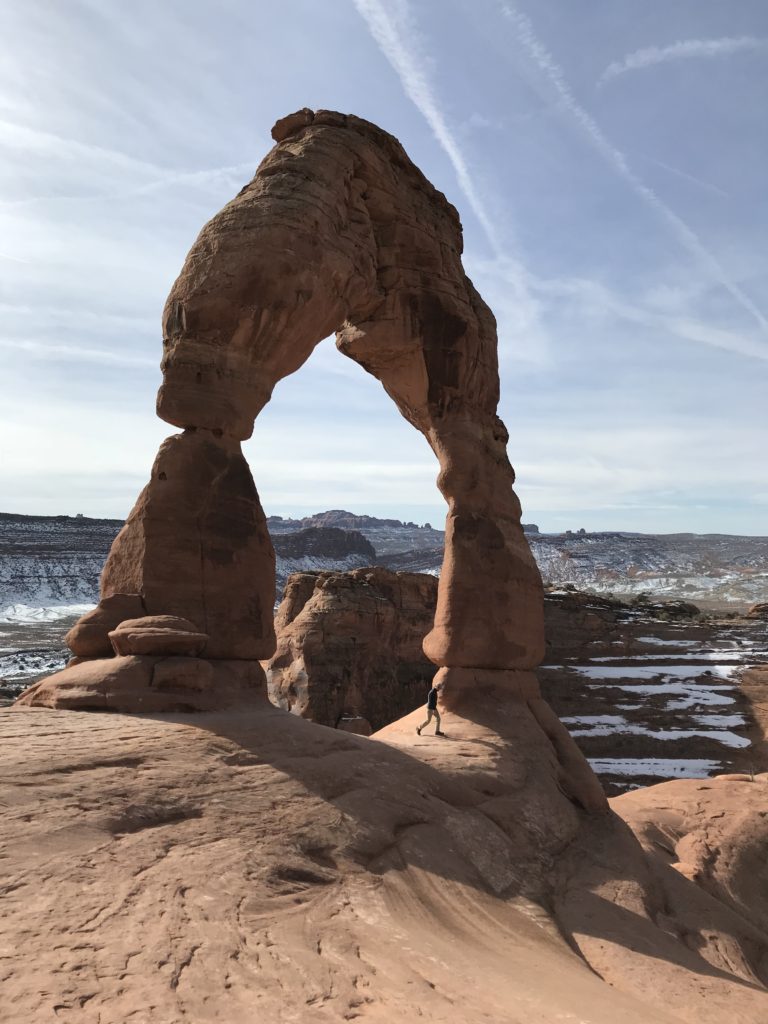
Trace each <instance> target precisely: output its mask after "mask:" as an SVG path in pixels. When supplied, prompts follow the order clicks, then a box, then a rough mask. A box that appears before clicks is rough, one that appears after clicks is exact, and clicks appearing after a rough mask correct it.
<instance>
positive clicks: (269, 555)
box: [69, 110, 543, 685]
mask: <svg viewBox="0 0 768 1024" xmlns="http://www.w3.org/2000/svg"><path fill="white" fill-rule="evenodd" d="M273 137H274V138H275V140H276V143H277V145H276V146H275V147H274V148H273V149H272V151H271V152H270V153H269V154H268V155H267V156H266V158H265V159H264V160H263V161H262V163H261V165H260V166H259V168H258V170H257V172H256V174H255V176H254V178H253V180H252V181H251V182H250V183H249V184H247V185H246V186H245V187H244V188H243V189H242V190H241V192H240V193H239V194H238V195H237V196H236V197H235V199H233V200H232V201H231V202H230V203H229V204H227V206H225V207H224V209H223V210H222V211H221V212H220V213H219V214H217V215H216V216H215V217H214V218H213V219H212V220H211V221H210V222H209V223H208V224H207V225H206V226H205V227H204V228H203V230H202V231H201V233H200V235H199V237H198V239H197V241H196V242H195V244H194V246H193V247H192V250H191V251H190V253H189V255H188V257H187V260H186V262H185V264H184V267H183V269H182V272H181V274H180V276H179V278H178V280H177V281H176V283H175V284H174V286H173V288H172V290H171V294H170V296H169V298H168V301H167V303H166V307H165V311H164V317H163V334H164V340H163V362H162V369H163V383H162V386H161V388H160V392H159V395H158V402H157V411H158V415H159V416H160V417H161V418H162V419H164V420H166V421H167V422H169V423H172V424H173V425H175V426H177V427H180V428H182V431H183V432H182V433H181V434H177V435H174V436H172V437H169V438H168V439H167V440H166V441H165V442H164V443H163V445H162V446H161V448H160V452H159V454H158V456H157V459H156V462H155V465H154V467H153V470H152V478H151V480H150V483H149V484H148V485H147V487H146V488H145V489H144V491H143V492H142V494H141V496H140V497H139V499H138V501H137V504H136V506H135V508H134V510H133V511H132V513H131V515H130V517H129V519H128V521H127V523H126V526H125V527H124V529H123V531H122V532H121V533H120V535H119V536H118V538H117V539H116V541H115V543H114V545H113V548H112V551H111V553H110V555H109V558H108V560H107V564H106V566H105V569H104V572H103V575H102V581H101V596H102V605H101V606H100V608H99V609H98V610H97V612H96V613H95V614H94V613H92V614H91V616H89V617H86V619H85V620H84V621H83V622H81V624H79V625H78V626H77V627H75V629H74V630H73V631H72V633H71V634H70V637H69V642H70V645H71V647H72V649H73V652H74V653H75V654H76V655H78V656H81V657H82V656H85V657H93V656H94V655H96V656H98V655H106V654H110V653H111V650H110V648H109V644H108V639H107V632H108V628H109V627H111V628H114V626H116V625H117V623H118V622H119V621H120V617H121V616H122V617H123V618H125V617H126V616H125V612H124V609H123V607H122V605H121V604H120V602H121V601H122V602H124V600H125V598H123V597H121V596H120V595H139V598H140V607H139V608H138V612H139V617H141V613H142V612H143V614H144V615H145V616H146V615H149V616H157V615H174V616H179V617H182V618H184V619H186V620H189V621H190V622H191V623H192V624H193V625H194V626H195V627H196V628H197V629H198V630H200V631H201V632H203V633H204V634H206V635H207V637H208V640H207V644H206V646H205V648H204V650H203V657H205V658H207V659H214V660H222V661H226V660H238V661H248V660H251V661H255V660H256V659H263V658H267V657H269V656H270V655H271V654H272V653H273V650H274V631H273V623H272V611H273V604H274V564H273V561H274V555H273V552H272V547H271V543H270V540H269V536H268V533H267V530H266V525H265V520H264V515H263V513H262V510H261V506H260V504H259V500H258V495H257V493H256V489H255V486H254V484H253V480H252V478H251V475H250V471H249V469H248V466H247V464H246V462H245V460H244V458H243V456H242V453H241V450H240V442H241V441H242V440H244V439H246V438H248V437H250V436H251V433H252V430H253V424H254V420H255V418H256V416H257V415H258V413H259V412H260V410H261V409H262V408H263V406H264V405H265V404H266V402H267V401H269V399H270V397H271V395H272V391H273V388H274V386H275V384H276V383H277V382H278V381H279V380H280V379H281V378H283V377H285V376H287V375H288V374H290V373H293V372H294V371H296V370H297V369H298V368H299V367H300V366H301V365H302V363H303V362H304V361H305V360H306V359H307V358H308V356H309V355H310V353H311V351H312V349H313V348H314V346H315V345H316V344H317V343H318V342H319V341H320V340H321V339H322V338H324V337H326V336H327V335H328V334H329V333H332V332H336V338H337V346H338V348H339V349H340V350H341V351H342V352H343V353H344V354H345V355H347V356H349V357H350V358H352V359H354V360H355V361H356V362H358V363H359V364H360V365H361V366H362V367H363V368H364V369H365V370H367V371H368V372H369V373H372V374H373V375H374V376H376V377H377V378H378V379H379V380H380V381H381V383H382V385H383V386H384V388H385V390H386V391H387V393H388V394H389V395H390V397H391V398H392V399H393V401H394V402H395V404H396V405H397V407H398V409H399V410H400V412H401V413H402V414H403V416H405V418H406V419H407V420H408V421H409V422H410V423H412V424H413V425H414V426H415V427H416V428H417V430H419V431H420V432H421V433H422V434H423V435H424V436H425V437H426V439H427V441H428V443H429V444H430V446H431V447H432V449H433V451H434V452H435V454H436V456H437V458H438V460H439V464H440V475H439V478H438V486H439V488H440V490H441V491H442V493H443V495H444V497H445V499H446V501H447V503H448V514H447V521H446V553H445V561H444V566H443V572H442V576H441V580H440V588H439V597H438V607H437V613H436V617H435V625H434V628H433V629H432V631H431V632H430V634H429V635H428V636H427V638H426V640H425V645H424V646H425V652H426V653H427V655H428V657H429V658H430V659H431V660H432V661H433V662H434V663H435V664H436V665H437V666H439V667H440V668H443V669H450V670H454V672H453V677H452V678H453V682H454V683H455V684H456V685H458V683H459V682H460V681H461V680H462V679H464V678H465V676H466V670H469V671H470V674H472V673H474V676H472V678H473V679H476V677H477V670H483V671H487V670H491V671H499V670H501V671H510V670H516V671H519V670H526V669H531V668H533V667H535V666H536V665H537V664H538V662H539V661H540V658H541V654H542V651H543V625H542V593H541V581H540V577H539V573H538V570H537V568H536V564H535V562H534V560H533V557H532V555H531V553H530V550H529V548H528V544H527V542H526V540H525V538H524V536H523V532H522V528H521V526H520V505H519V502H518V500H517V497H516V495H515V493H514V490H513V486H512V485H513V482H514V473H513V470H512V467H511V466H510V463H509V460H508V458H507V454H506V443H507V439H508V437H507V432H506V430H505V428H504V425H503V423H502V422H501V420H500V419H499V418H498V417H497V415H496V408H497V403H498V399H499V377H498V364H497V338H496V326H495V321H494V318H493V315H492V313H491V311H490V310H489V308H488V307H487V306H486V304H485V303H484V302H483V300H482V298H481V297H480V295H479V294H478V293H477V291H476V290H475V288H474V286H473V285H472V282H471V281H470V280H469V278H468V277H467V276H466V274H465V273H464V270H463V268H462V265H461V251H462V231H461V224H460V221H459V217H458V214H457V212H456V210H455V209H454V207H453V206H452V205H451V204H450V203H449V202H448V201H447V200H446V198H445V197H444V196H443V195H442V193H440V192H438V191H437V190H436V189H435V188H434V187H433V186H432V185H431V184H430V182H429V181H428V180H427V179H426V178H425V177H424V175H423V174H422V173H421V172H420V171H419V170H418V168H416V167H415V166H414V164H413V163H411V161H410V160H409V158H408V156H407V155H406V153H405V151H404V150H403V148H402V146H401V145H400V143H399V142H398V141H397V140H396V139H395V138H393V137H392V136H391V135H388V134H387V133H385V132H383V131H382V130H381V129H379V128H377V127H376V126H375V125H372V124H370V123H369V122H366V121H363V120H361V119H360V118H357V117H353V116H346V115H343V114H338V113H335V112H331V111H318V112H316V113H313V112H312V111H310V110H302V111H299V112H298V113H296V114H292V115H290V116H289V117H286V118H284V119H283V120H281V121H279V122H278V123H277V124H276V125H275V127H274V129H273ZM112 606H114V607H113V610H112V611H110V607H112ZM118 606H119V607H118ZM121 609H122V610H121ZM168 628H170V627H168ZM148 650H149V653H153V652H152V651H151V643H150V644H149V648H147V646H146V645H145V647H144V649H142V651H141V653H143V654H146V653H147V652H148ZM154 653H157V654H158V655H160V654H163V653H165V648H164V647H163V644H162V643H160V645H159V646H158V648H157V651H156V652H154ZM462 672H463V674H462Z"/></svg>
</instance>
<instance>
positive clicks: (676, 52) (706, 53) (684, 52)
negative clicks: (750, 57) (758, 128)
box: [598, 36, 768, 83]
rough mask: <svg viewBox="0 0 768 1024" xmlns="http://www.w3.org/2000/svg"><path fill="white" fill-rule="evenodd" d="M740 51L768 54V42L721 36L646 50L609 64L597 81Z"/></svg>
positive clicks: (755, 38) (753, 37) (601, 81)
mask: <svg viewBox="0 0 768 1024" xmlns="http://www.w3.org/2000/svg"><path fill="white" fill-rule="evenodd" d="M744 50H768V39H760V38H758V37H756V36H735V37H734V36H725V37H723V38H722V39H685V40H683V41H681V42H678V43H672V45H671V46H648V47H646V48H645V49H642V50H635V51H634V53H629V54H627V56H626V57H622V59H621V60H616V61H613V63H612V64H609V65H608V67H607V68H606V69H605V71H604V72H603V73H602V75H601V76H600V78H599V80H598V81H599V82H600V83H603V82H608V81H610V80H611V79H612V78H618V77H619V75H625V74H627V72H628V71H641V70H643V69H644V68H650V67H653V66H654V65H656V64H667V63H669V62H670V61H677V60H690V59H691V58H708V57H729V56H730V55H731V54H732V53H739V52H740V51H744Z"/></svg>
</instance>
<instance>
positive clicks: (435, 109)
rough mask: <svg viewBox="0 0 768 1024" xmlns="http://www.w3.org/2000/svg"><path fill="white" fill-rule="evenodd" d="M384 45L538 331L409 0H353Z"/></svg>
mask: <svg viewBox="0 0 768 1024" xmlns="http://www.w3.org/2000/svg"><path fill="white" fill-rule="evenodd" d="M354 4H355V7H356V8H357V10H358V12H359V13H360V15H361V16H362V18H363V20H364V21H365V23H366V25H367V26H368V30H369V32H370V33H371V35H372V36H373V39H374V40H375V42H376V43H377V45H378V47H379V49H380V50H381V52H382V53H383V55H384V56H385V57H386V59H387V60H388V61H389V63H390V64H391V65H392V68H393V69H394V71H395V73H396V74H397V76H398V78H399V79H400V84H401V86H402V88H403V91H404V92H405V94H406V96H407V97H408V98H409V99H410V100H411V102H412V103H413V104H414V106H415V107H416V109H417V110H418V111H419V113H420V114H421V115H422V117H423V118H424V120H425V121H426V122H427V124H428V125H429V127H430V128H431V129H432V133H433V135H434V136H435V139H436V140H437V142H438V144H439V145H440V147H441V148H442V150H443V152H444V153H445V154H446V156H447V157H448V159H449V160H450V162H451V165H452V167H453V169H454V172H455V174H456V178H457V180H458V183H459V188H460V189H461V191H462V192H463V193H464V196H465V198H466V200H467V202H468V204H469V206H470V208H471V210H472V212H473V213H474V215H475V217H476V218H477V220H478V223H479V224H480V226H481V227H482V229H483V232H484V234H485V236H486V238H487V239H488V242H489V244H490V247H491V249H492V251H493V253H494V255H495V257H496V259H497V261H498V263H499V264H500V266H502V267H503V270H504V277H505V280H506V282H507V284H508V286H509V287H510V289H511V290H512V293H513V296H514V301H515V304H516V306H517V309H518V312H519V313H520V317H521V321H522V322H523V323H524V324H525V330H526V332H529V334H530V333H532V332H533V331H534V329H535V330H536V331H538V329H539V324H538V308H539V307H538V303H537V301H536V299H535V298H534V297H533V295H532V294H531V291H530V289H529V280H530V277H529V274H528V271H527V269H526V268H525V266H524V265H523V264H522V263H521V262H520V260H518V259H517V258H516V257H514V256H510V254H509V253H508V252H506V251H505V249H504V247H503V245H502V243H501V241H500V240H499V238H498V235H497V232H496V226H495V224H494V221H493V218H492V217H491V216H490V215H489V213H488V211H487V210H486V208H485V206H484V205H483V203H482V201H481V199H480V196H479V194H478V191H477V188H476V187H475V184H474V182H473V180H472V175H471V173H470V170H469V165H468V164H467V161H466V158H465V157H464V154H463V153H462V151H461V147H460V146H459V143H458V142H457V140H456V137H455V135H454V133H453V132H452V131H451V128H450V126H449V124H448V122H447V121H446V118H445V116H444V114H443V112H442V110H441V109H440V106H439V103H438V101H437V98H436V96H435V91H434V89H433V87H432V84H431V82H430V81H429V77H428V75H427V72H426V70H425V68H427V67H429V65H430V63H431V61H430V59H429V57H428V56H427V55H426V54H424V53H423V52H422V50H421V48H420V43H419V32H418V29H417V27H416V25H415V23H414V20H413V17H412V15H411V11H410V8H409V6H408V2H407V0H387V2H386V4H385V3H384V2H383V0H354Z"/></svg>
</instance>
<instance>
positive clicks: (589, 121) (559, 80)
mask: <svg viewBox="0 0 768 1024" xmlns="http://www.w3.org/2000/svg"><path fill="white" fill-rule="evenodd" d="M501 11H502V14H503V15H504V16H505V17H506V18H507V19H508V20H509V21H510V22H511V23H512V25H513V26H514V28H515V30H516V32H517V36H518V39H519V40H520V43H521V44H522V46H523V48H524V49H525V51H526V52H527V54H528V56H529V57H530V58H531V60H532V61H533V62H534V64H535V65H536V66H537V67H538V68H539V70H540V71H541V72H542V73H543V74H544V75H545V76H546V78H547V80H548V81H549V83H550V85H551V86H552V88H553V89H554V90H555V93H556V94H557V96H558V98H559V99H560V101H561V103H562V105H563V107H564V108H565V109H566V110H567V111H568V112H569V113H570V114H571V116H572V117H573V119H574V120H575V121H576V123H577V124H578V125H579V127H580V128H581V129H582V131H583V132H584V133H585V135H587V137H588V138H589V139H590V141H591V142H592V144H593V145H594V146H595V148H596V149H597V151H598V152H599V153H600V155H601V156H602V157H603V158H604V159H605V160H606V162H607V163H609V164H611V165H612V166H613V168H614V169H615V170H616V171H617V172H618V174H620V175H621V177H622V178H624V180H625V181H626V182H627V183H628V184H629V186H630V187H631V188H632V189H633V190H634V192H635V193H636V194H637V195H638V196H639V197H640V198H641V199H642V200H643V201H644V202H645V203H647V205H648V206H650V207H651V209H652V210H654V211H655V212H656V213H657V214H660V215H661V217H662V218H663V219H664V220H665V221H666V222H667V224H669V226H670V227H671V228H672V230H673V231H674V233H675V235H676V236H677V239H678V241H679V242H680V244H681V245H682V246H683V247H684V248H685V249H687V250H688V252H689V253H691V255H693V256H694V257H695V258H696V259H697V260H698V261H699V262H700V263H701V264H703V265H704V266H705V267H706V268H707V270H708V271H709V273H710V274H711V276H712V277H713V278H714V280H715V281H717V282H718V284H720V285H722V287H723V288H725V289H726V291H728V292H729V293H730V295H731V296H732V297H733V298H734V299H736V301H737V302H738V303H739V304H740V305H741V307H742V308H743V309H744V310H746V311H747V312H748V313H749V314H750V315H751V316H753V317H754V318H755V320H756V321H757V322H758V323H759V324H760V326H761V327H762V329H763V330H765V331H768V320H767V319H766V318H765V316H764V315H763V313H762V312H761V310H760V309H758V307H757V306H756V305H755V304H754V302H753V301H752V300H751V299H750V297H749V296H748V295H747V294H746V293H745V292H743V291H742V289H741V288H739V286H738V285H737V284H734V282H733V281H731V280H730V278H729V277H728V275H727V274H726V272H725V270H724V269H723V267H722V266H721V265H720V262H719V261H718V259H717V258H716V257H715V256H713V255H712V253H711V252H710V251H709V250H708V249H707V248H706V247H705V246H704V244H703V243H702V241H701V239H700V238H699V237H698V235H697V234H696V233H695V231H693V230H692V229H691V228H690V227H689V226H688V225H687V224H686V223H685V221H684V220H683V219H682V218H681V217H678V215H677V214H676V213H675V212H674V211H673V210H670V208H669V207H668V206H667V205H666V203H664V202H663V201H662V200H661V199H659V197H658V196H657V195H656V193H655V192H654V191H653V189H650V188H649V187H648V186H647V185H646V184H645V183H644V182H643V181H641V180H640V178H638V176H637V175H636V174H635V172H634V171H633V170H632V169H631V167H630V166H629V164H628V163H627V159H626V157H625V156H624V154H623V153H622V152H621V151H620V150H618V149H616V147H615V146H614V145H613V144H612V143H611V142H610V141H609V140H608V138H607V137H606V136H605V135H604V134H603V131H602V129H601V128H600V127H599V126H598V124H597V122H596V121H595V120H594V119H593V118H592V117H591V116H590V114H588V113H587V111H586V110H585V109H584V108H583V107H582V106H581V104H580V103H579V102H578V100H577V99H576V97H575V96H574V95H573V92H572V91H571V87H570V86H569V84H568V82H567V80H566V78H565V75H564V74H563V70H562V68H561V67H560V66H559V65H558V64H557V63H556V61H555V60H554V58H553V57H552V55H551V54H550V52H549V51H548V50H547V49H546V47H545V46H544V45H543V44H542V43H541V42H540V41H539V39H538V38H537V36H536V33H535V32H534V30H533V25H532V24H531V22H530V20H529V19H528V18H527V17H526V15H524V14H522V13H521V12H519V11H516V10H515V9H514V8H513V7H511V6H510V5H509V4H504V5H502V7H501Z"/></svg>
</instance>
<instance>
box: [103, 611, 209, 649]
mask: <svg viewBox="0 0 768 1024" xmlns="http://www.w3.org/2000/svg"><path fill="white" fill-rule="evenodd" d="M109 640H110V643H111V644H112V647H113V648H114V651H115V654H123V655H128V654H156V655H169V654H177V655H186V656H187V657H190V658H194V657H195V656H196V655H198V654H200V653H201V652H202V650H203V648H204V647H205V645H206V644H207V642H208V635H207V634H206V633H200V632H199V631H198V630H197V627H196V626H195V625H194V623H192V622H190V621H189V620H188V619H180V618H178V616H175V615H145V616H143V617H142V618H140V619H126V621H125V622H121V623H120V625H119V626H118V627H117V629H114V630H112V632H111V633H110V634H109Z"/></svg>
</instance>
